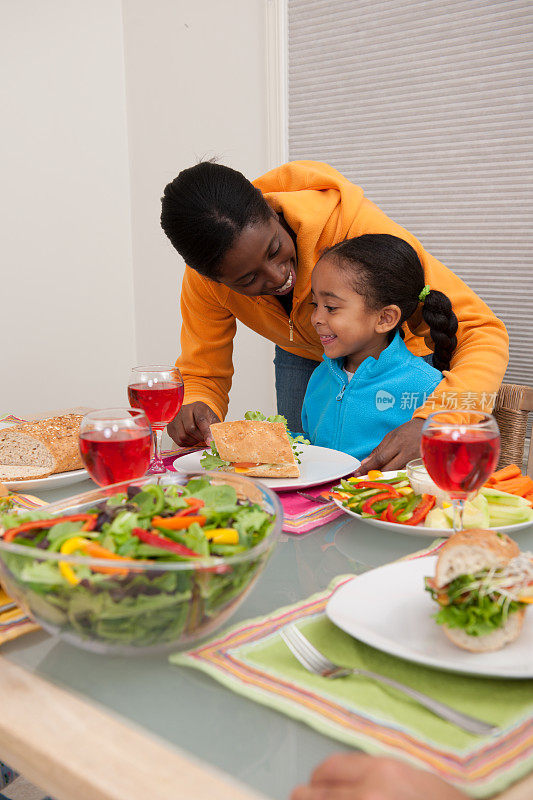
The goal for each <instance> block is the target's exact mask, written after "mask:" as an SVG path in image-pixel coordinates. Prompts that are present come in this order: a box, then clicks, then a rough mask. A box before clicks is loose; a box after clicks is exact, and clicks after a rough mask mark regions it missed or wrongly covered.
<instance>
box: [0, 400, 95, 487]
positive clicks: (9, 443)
mask: <svg viewBox="0 0 533 800" xmlns="http://www.w3.org/2000/svg"><path fill="white" fill-rule="evenodd" d="M82 419H83V416H82V415H81V414H63V415H61V416H58V417H49V418H48V419H42V420H39V421H38V422H23V423H22V424H20V425H16V426H13V427H10V428H4V429H3V430H0V481H1V480H12V481H13V480H28V479H30V478H31V479H35V478H45V477H47V476H48V475H52V474H53V473H55V472H69V471H70V470H74V469H81V468H82V467H83V464H82V461H81V456H80V450H79V445H78V436H79V431H80V423H81V420H82Z"/></svg>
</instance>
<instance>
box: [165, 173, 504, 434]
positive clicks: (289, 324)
mask: <svg viewBox="0 0 533 800" xmlns="http://www.w3.org/2000/svg"><path fill="white" fill-rule="evenodd" d="M253 183H254V185H255V186H257V187H258V188H259V189H260V190H261V192H262V193H263V196H264V198H265V200H266V201H267V203H268V204H269V205H270V206H271V208H273V209H274V211H277V212H281V213H282V214H283V216H284V217H285V220H286V222H287V223H288V225H289V226H290V228H291V229H292V230H293V231H294V233H295V234H296V248H297V258H298V264H297V269H296V283H295V286H294V295H293V298H294V299H293V309H292V313H291V315H290V318H289V317H288V316H287V314H286V313H285V311H284V310H283V308H282V306H281V305H280V303H279V302H278V300H277V299H276V298H275V297H272V296H264V297H263V296H261V297H247V296H245V295H241V294H238V293H237V292H234V291H233V290H232V289H229V288H228V287H227V286H224V285H223V284H219V283H215V282H214V281H211V280H209V279H208V278H204V277H202V276H201V275H199V274H198V273H197V272H195V271H194V270H192V269H190V268H189V267H186V268H185V276H184V279H183V285H182V290H181V314H182V320H183V324H182V330H181V355H180V357H179V358H178V360H177V362H176V365H177V367H178V368H179V369H180V370H181V372H182V375H183V378H184V382H185V399H184V402H185V403H192V402H195V401H197V400H202V401H203V402H205V403H207V405H208V406H209V407H210V408H211V409H212V410H213V411H214V412H215V413H216V414H217V415H218V416H219V417H220V419H224V417H225V416H226V412H227V408H228V394H229V390H230V387H231V380H232V376H233V363H232V353H233V337H234V336H235V331H236V320H237V319H239V320H240V321H241V322H242V323H244V325H246V326H247V327H249V328H251V329H252V330H254V331H256V333H259V334H260V335H261V336H264V337H265V338H267V339H270V341H272V342H275V344H277V345H279V346H280V347H281V348H283V349H284V350H288V351H289V352H290V353H295V354H296V355H299V356H303V357H304V358H310V359H315V360H317V361H320V360H321V359H322V355H323V348H322V345H321V344H320V340H319V338H318V336H317V334H316V332H315V329H314V328H313V326H312V325H311V311H312V307H311V306H310V305H309V302H308V299H309V294H310V291H311V273H312V271H313V267H314V265H315V264H316V262H317V261H318V259H319V257H320V254H321V251H322V250H323V249H324V248H325V247H330V246H331V245H333V244H336V243H337V242H340V241H341V240H342V239H345V238H351V237H353V236H361V235H362V234H364V233H389V234H392V235H394V236H399V237H400V238H402V239H405V240H406V241H407V242H409V243H410V244H411V245H412V246H413V247H414V248H415V250H416V251H417V253H418V256H419V258H420V260H421V262H422V265H423V267H424V273H425V278H426V284H429V286H430V287H431V288H432V289H438V290H439V291H441V292H444V294H446V295H447V296H448V297H449V299H450V300H451V303H452V306H453V310H454V312H455V314H456V315H457V318H458V320H459V329H458V331H457V348H456V350H455V352H454V355H453V358H452V362H451V369H450V371H449V372H444V379H443V380H442V381H441V383H440V384H439V386H438V387H437V389H436V391H435V394H437V393H441V394H442V403H443V405H444V406H446V405H448V407H453V400H452V398H453V396H455V397H456V398H457V397H460V396H461V395H463V396H468V398H469V401H470V403H472V404H473V403H475V404H476V406H477V407H481V406H484V407H485V408H487V406H490V405H491V404H490V399H491V396H494V393H495V392H497V390H498V388H499V386H500V384H501V381H502V379H503V375H504V372H505V369H506V367H507V361H508V357H509V349H508V345H509V340H508V337H507V332H506V330H505V326H504V324H503V322H501V321H500V320H499V319H497V317H495V316H494V314H493V313H492V311H491V310H490V308H489V307H488V306H487V305H486V304H485V303H484V302H483V301H482V300H481V299H480V298H479V297H478V296H477V295H476V294H475V293H474V292H473V291H472V290H471V289H469V287H468V286H467V285H466V284H465V283H464V282H463V281H462V280H461V279H460V278H458V277H457V276H456V275H454V273H453V272H451V271H450V270H449V269H447V267H445V266H444V264H441V263H440V261H437V259H436V258H433V256H431V255H430V254H429V253H427V252H426V251H425V250H424V248H423V247H422V245H421V244H420V242H419V241H418V240H417V239H415V237H414V236H412V234H410V233H409V232H408V231H406V230H405V228H402V227H401V226H400V225H397V224H396V223H395V222H393V221H392V220H391V219H389V218H388V217H387V216H386V215H385V214H384V213H383V212H382V211H380V209H379V208H377V206H375V205H374V203H372V202H371V201H370V200H368V199H367V198H366V197H365V196H364V193H363V190H362V189H361V188H360V187H359V186H355V185H354V184H353V183H350V181H349V180H347V179H346V178H344V177H343V176H342V175H341V174H340V173H339V172H337V170H336V169H334V168H333V167H330V166H328V165H327V164H322V163H320V162H317V161H293V162H291V163H289V164H284V165H283V166H281V167H278V168H276V169H273V170H271V171H270V172H267V174H266V175H263V176H262V177H261V178H257V180H255V181H253ZM404 331H405V344H406V345H407V347H408V348H409V350H410V351H411V352H412V353H414V354H415V355H426V354H427V353H429V352H431V351H432V349H433V348H432V343H431V340H430V339H429V331H428V327H427V325H426V324H425V323H424V322H423V321H422V317H421V315H420V312H417V313H415V315H414V316H413V317H412V318H411V319H410V320H409V322H408V324H405V325H404ZM428 345H429V346H428ZM465 393H468V395H466V394H465ZM492 399H493V397H492ZM450 403H452V405H450ZM457 407H460V406H459V405H458V406H457ZM434 410H435V404H434V403H433V402H432V401H429V402H427V403H426V404H425V405H423V406H421V407H420V408H418V409H416V411H415V412H414V414H413V416H417V417H427V416H428V414H430V413H431V412H432V411H434Z"/></svg>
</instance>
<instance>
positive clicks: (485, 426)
mask: <svg viewBox="0 0 533 800" xmlns="http://www.w3.org/2000/svg"><path fill="white" fill-rule="evenodd" d="M421 450H422V458H423V460H424V464H425V465H426V469H427V471H428V472H429V474H430V476H431V477H432V478H433V481H434V482H435V483H436V484H437V486H438V487H439V488H441V489H444V491H446V492H447V493H448V495H449V497H450V499H451V501H452V504H453V530H454V533H457V531H462V530H463V508H464V503H465V500H467V499H468V497H469V495H470V494H472V493H474V492H476V491H477V490H478V489H481V487H482V486H483V484H484V483H485V482H486V481H487V479H488V478H489V476H490V475H491V474H492V472H494V469H495V468H496V465H497V463H498V458H499V455H500V431H499V429H498V423H497V422H496V420H495V419H494V417H493V416H492V415H491V414H485V413H484V412H482V411H436V412H435V413H434V414H430V415H429V417H428V418H427V420H426V421H425V423H424V425H423V427H422V444H421Z"/></svg>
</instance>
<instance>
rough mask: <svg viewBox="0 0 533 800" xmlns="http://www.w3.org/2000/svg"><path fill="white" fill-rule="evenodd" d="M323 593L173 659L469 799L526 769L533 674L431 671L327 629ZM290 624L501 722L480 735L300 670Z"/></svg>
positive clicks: (531, 763)
mask: <svg viewBox="0 0 533 800" xmlns="http://www.w3.org/2000/svg"><path fill="white" fill-rule="evenodd" d="M352 577H353V576H343V577H340V578H337V579H335V581H333V582H332V584H331V585H330V586H329V587H328V589H327V590H326V591H325V592H321V593H319V594H316V595H313V596H312V597H310V598H307V599H305V600H302V601H301V602H299V603H296V604H295V605H292V606H287V607H285V608H281V609H279V610H278V611H275V612H273V613H272V614H269V615H268V616H267V617H260V618H256V619H253V620H248V621H247V622H244V623H242V624H239V625H237V626H235V627H233V628H231V629H230V630H229V631H226V632H225V633H224V634H223V635H222V636H219V637H216V638H213V639H211V640H210V641H209V642H207V643H206V644H204V645H203V646H201V647H198V648H197V649H194V650H190V651H188V652H186V653H177V654H176V655H173V656H171V659H170V660H171V661H172V662H173V663H174V664H180V665H186V666H191V667H195V668H198V669H201V670H203V671H204V672H207V673H208V674H210V675H212V677H214V678H215V679H216V680H218V681H220V682H222V683H224V684H226V686H228V687H229V688H231V689H232V690H233V691H236V692H238V693H239V694H242V695H245V696H247V697H249V698H250V699H252V700H255V701H257V702H260V703H264V704H265V705H268V706H269V707H271V708H272V707H273V708H277V709H278V710H279V711H281V712H283V713H285V714H288V715H289V716H292V717H295V718H296V719H300V720H301V721H303V722H305V723H307V724H308V725H310V726H311V727H313V728H316V729H317V730H318V731H320V732H321V733H323V734H324V735H326V736H330V737H332V738H335V739H338V740H339V741H341V742H344V743H345V744H347V745H351V746H353V747H356V748H359V749H361V750H365V751H366V752H369V753H374V754H387V755H393V756H396V757H398V758H403V759H405V760H408V761H410V762H412V763H413V764H414V765H416V766H418V767H423V768H426V769H429V770H432V771H433V772H435V773H437V774H438V775H440V776H441V777H442V778H444V779H445V780H447V781H449V782H450V783H453V784H454V785H456V786H458V787H459V788H461V789H462V790H463V791H465V792H467V793H468V794H470V795H472V796H474V797H488V796H490V795H492V794H493V793H496V792H499V791H502V790H503V789H504V788H505V787H507V786H508V785H510V784H511V783H514V781H516V780H518V779H519V778H521V777H522V776H524V775H525V774H526V773H527V772H529V771H530V770H531V769H532V768H533V681H532V680H499V679H489V678H478V677H474V676H465V675H460V674H454V673H450V672H444V671H439V670H434V669H429V668H427V667H424V666H422V665H419V664H414V663H411V662H408V661H404V660H402V659H398V658H395V657H393V656H390V655H388V654H386V653H382V652H381V651H379V650H375V649H374V648H372V647H369V646H368V645H365V644H364V643H362V642H359V641H358V640H356V639H353V638H352V637H351V636H349V635H348V634H346V633H344V632H343V631H341V630H340V629H338V628H337V627H336V626H334V625H333V624H332V623H331V622H330V621H329V620H328V618H327V617H326V616H325V614H324V608H325V605H326V603H327V601H328V599H329V597H330V596H331V594H332V592H333V591H334V589H335V588H336V587H337V586H339V585H340V584H342V583H345V582H346V581H347V580H350V579H351V578H352ZM291 622H297V624H298V627H300V628H301V630H302V632H303V633H304V634H305V635H306V636H307V637H308V638H309V640H310V641H311V642H312V643H313V644H314V645H315V646H316V647H317V648H318V649H319V650H322V651H323V652H324V653H325V654H326V655H327V656H328V657H329V658H331V659H332V660H333V661H338V662H339V663H342V664H346V665H349V666H353V667H364V668H366V669H371V670H374V671H375V672H379V673H382V674H383V675H389V676H391V677H394V678H396V679H397V680H399V681H401V682H403V683H406V684H407V685H411V686H413V687H416V688H417V689H419V690H421V691H423V692H425V693H426V694H429V695H431V696H433V697H435V698H438V699H440V700H443V701H444V702H446V703H448V704H449V705H452V706H455V707H457V708H458V709H460V710H462V711H465V712H466V713H471V714H473V715H475V716H479V717H481V718H484V719H486V720H487V721H489V722H493V723H495V724H497V725H498V726H500V728H501V730H500V732H499V733H498V734H497V735H496V736H491V737H478V736H473V735H471V734H468V733H466V732H465V731H462V730H461V729H459V728H457V727H455V726H454V725H452V724H450V723H448V722H445V721H444V720H441V719H439V718H438V717H436V716H435V715H433V714H432V713H431V712H429V711H427V710H426V709H425V708H423V707H422V706H420V705H419V704H418V703H416V701H413V700H411V699H410V698H409V697H407V696H406V695H404V694H403V693H399V692H396V691H395V690H394V689H389V688H388V687H385V686H382V685H380V684H378V683H376V682H374V681H372V680H369V679H365V678H361V677H356V676H353V677H347V678H343V679H339V680H331V679H327V678H321V677H320V676H317V675H313V674H311V673H309V672H307V671H306V670H305V669H304V668H303V667H302V666H301V665H300V664H299V663H298V662H297V661H296V659H295V658H294V656H293V655H292V654H291V653H290V652H289V650H288V648H287V647H286V645H285V643H284V642H283V640H282V639H281V638H280V636H279V630H280V628H282V627H283V626H285V625H287V624H289V623H291Z"/></svg>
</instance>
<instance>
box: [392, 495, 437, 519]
mask: <svg viewBox="0 0 533 800" xmlns="http://www.w3.org/2000/svg"><path fill="white" fill-rule="evenodd" d="M435 499H436V498H435V497H434V496H433V495H432V494H423V495H422V500H421V501H420V502H419V504H418V505H417V506H415V508H414V509H413V516H412V517H411V518H410V519H408V520H406V521H405V522H402V523H400V524H401V525H418V523H419V522H422V521H423V520H424V519H425V518H426V517H427V515H428V512H429V511H431V509H432V508H433V506H434V505H435ZM394 521H395V522H398V520H394Z"/></svg>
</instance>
